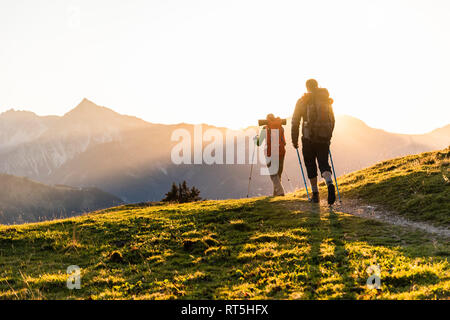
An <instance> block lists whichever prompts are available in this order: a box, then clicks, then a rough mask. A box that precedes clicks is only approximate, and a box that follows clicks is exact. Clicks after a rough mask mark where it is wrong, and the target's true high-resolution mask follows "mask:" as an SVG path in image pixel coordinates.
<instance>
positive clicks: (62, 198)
mask: <svg viewBox="0 0 450 320" xmlns="http://www.w3.org/2000/svg"><path fill="white" fill-rule="evenodd" d="M0 190H2V191H1V192H0V224H17V223H24V222H37V221H43V220H50V219H57V218H68V217H72V216H75V215H80V214H82V213H85V212H90V211H93V210H97V209H102V208H108V207H112V206H115V205H119V204H121V203H122V200H121V199H120V198H118V197H116V196H114V195H112V194H109V193H107V192H104V191H102V190H99V189H98V188H75V187H69V186H64V185H53V186H49V185H45V184H42V183H39V182H36V181H32V180H30V179H28V178H26V177H15V176H11V175H7V174H0Z"/></svg>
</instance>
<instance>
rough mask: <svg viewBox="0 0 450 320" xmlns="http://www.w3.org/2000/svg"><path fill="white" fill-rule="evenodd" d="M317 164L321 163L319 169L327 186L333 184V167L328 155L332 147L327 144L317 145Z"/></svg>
mask: <svg viewBox="0 0 450 320" xmlns="http://www.w3.org/2000/svg"><path fill="white" fill-rule="evenodd" d="M316 150H317V162H318V163H319V169H320V173H321V175H322V177H323V178H324V179H325V181H326V182H327V184H329V183H333V180H332V179H331V166H330V164H329V162H328V153H329V151H330V145H329V144H327V143H317V144H316Z"/></svg>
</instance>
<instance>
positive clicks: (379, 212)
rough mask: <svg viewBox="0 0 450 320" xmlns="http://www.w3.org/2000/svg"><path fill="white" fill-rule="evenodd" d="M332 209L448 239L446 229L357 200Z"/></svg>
mask: <svg viewBox="0 0 450 320" xmlns="http://www.w3.org/2000/svg"><path fill="white" fill-rule="evenodd" d="M310 205H311V204H308V203H304V205H303V206H302V209H303V210H308V208H307V206H310ZM320 206H321V207H322V208H323V207H328V204H327V202H326V201H321V202H320ZM333 208H334V210H337V211H341V212H344V213H348V214H351V215H354V216H358V217H363V218H368V219H374V220H378V221H382V222H385V223H389V224H393V225H397V226H402V227H408V228H413V229H417V230H421V231H425V232H427V233H431V234H435V235H439V236H442V237H446V238H450V229H448V228H445V227H437V226H433V225H431V224H428V223H425V222H417V221H411V220H408V219H405V218H403V217H400V216H399V215H398V214H395V213H394V212H390V211H387V210H385V209H383V208H381V207H379V206H376V205H368V204H366V203H363V202H361V201H359V200H355V199H345V201H343V202H342V204H339V203H338V202H336V204H335V205H334V206H333Z"/></svg>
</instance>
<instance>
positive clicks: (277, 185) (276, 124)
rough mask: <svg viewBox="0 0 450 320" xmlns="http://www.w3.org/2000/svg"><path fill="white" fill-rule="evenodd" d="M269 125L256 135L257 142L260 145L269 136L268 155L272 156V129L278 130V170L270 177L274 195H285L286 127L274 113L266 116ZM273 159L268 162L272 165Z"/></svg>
mask: <svg viewBox="0 0 450 320" xmlns="http://www.w3.org/2000/svg"><path fill="white" fill-rule="evenodd" d="M266 120H267V125H266V126H264V128H263V129H262V130H261V133H260V135H259V137H255V143H256V145H257V146H258V147H259V146H260V145H261V144H262V143H263V141H264V139H266V138H267V142H266V155H267V157H271V156H272V139H271V134H272V130H278V170H277V172H276V173H275V174H273V175H270V179H271V180H272V184H273V195H274V196H284V188H283V185H282V184H281V174H282V173H283V165H284V156H285V154H286V148H285V146H286V139H285V138H284V129H283V126H282V120H281V119H280V118H279V117H277V118H275V116H274V115H273V114H271V113H270V114H268V115H267V117H266ZM271 164H272V161H270V162H269V163H268V164H267V167H270V166H271Z"/></svg>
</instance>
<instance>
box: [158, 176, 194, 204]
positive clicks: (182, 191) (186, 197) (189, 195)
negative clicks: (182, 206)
mask: <svg viewBox="0 0 450 320" xmlns="http://www.w3.org/2000/svg"><path fill="white" fill-rule="evenodd" d="M200 200H202V198H201V197H200V190H198V189H197V188H196V187H192V188H190V189H189V188H188V186H187V183H186V181H183V183H181V184H178V185H177V184H176V183H175V182H174V183H172V187H171V189H170V191H169V192H167V193H166V196H165V198H164V199H162V201H165V202H177V203H185V202H193V201H200Z"/></svg>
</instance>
